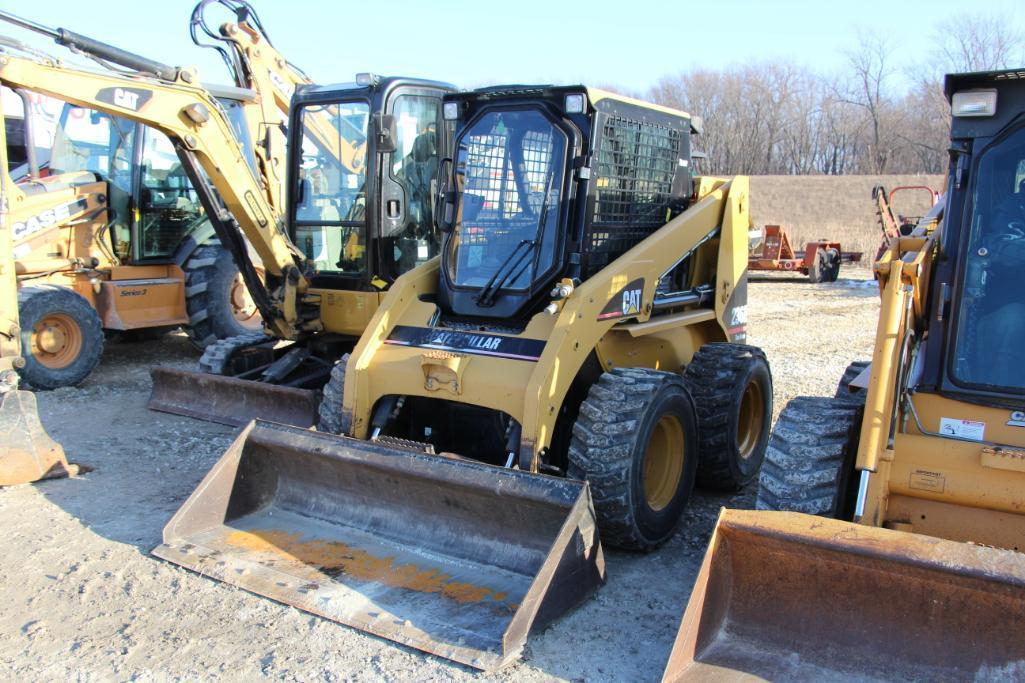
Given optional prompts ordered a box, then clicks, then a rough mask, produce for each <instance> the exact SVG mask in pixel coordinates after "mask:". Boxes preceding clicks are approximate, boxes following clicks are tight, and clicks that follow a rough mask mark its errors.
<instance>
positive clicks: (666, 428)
mask: <svg viewBox="0 0 1025 683" xmlns="http://www.w3.org/2000/svg"><path fill="white" fill-rule="evenodd" d="M686 455H687V454H686V453H685V452H684V439H683V426H682V425H681V424H680V423H679V421H678V420H676V418H674V417H673V416H672V415H663V416H662V417H661V419H659V421H658V423H657V424H656V425H655V428H654V429H653V430H652V432H651V438H650V439H649V440H648V448H647V450H646V451H645V452H644V468H643V469H644V471H643V480H644V497H645V499H646V500H647V502H648V506H649V507H651V509H652V510H655V511H656V512H657V511H659V510H662V509H664V508H665V507H666V506H668V505H669V503H670V502H672V500H673V496H675V495H676V491H677V489H678V488H679V486H680V477H681V476H682V475H683V462H684V458H685V457H686Z"/></svg>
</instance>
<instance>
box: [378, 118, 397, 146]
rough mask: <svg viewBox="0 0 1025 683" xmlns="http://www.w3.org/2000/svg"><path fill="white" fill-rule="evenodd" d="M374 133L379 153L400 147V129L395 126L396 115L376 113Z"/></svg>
mask: <svg viewBox="0 0 1025 683" xmlns="http://www.w3.org/2000/svg"><path fill="white" fill-rule="evenodd" d="M374 135H375V136H376V137H377V151H378V152H379V153H382V154H384V153H387V152H394V151H395V150H396V149H398V142H397V139H398V131H397V129H396V128H395V117H394V116H393V115H391V114H374Z"/></svg>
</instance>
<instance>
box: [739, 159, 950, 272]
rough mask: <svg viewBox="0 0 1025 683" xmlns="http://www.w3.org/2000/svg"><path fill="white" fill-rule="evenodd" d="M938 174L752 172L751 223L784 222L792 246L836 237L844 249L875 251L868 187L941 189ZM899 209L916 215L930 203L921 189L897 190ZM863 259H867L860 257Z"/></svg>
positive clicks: (875, 225) (877, 234) (875, 227)
mask: <svg viewBox="0 0 1025 683" xmlns="http://www.w3.org/2000/svg"><path fill="white" fill-rule="evenodd" d="M942 184H943V176H939V175H883V176H872V175H856V176H826V175H818V176H751V217H752V219H753V220H754V222H755V225H759V226H761V225H782V226H783V227H784V228H786V229H787V231H788V232H789V233H790V236H791V237H792V238H793V239H794V241H795V242H796V244H795V248H796V249H803V248H804V243H805V242H806V241H808V240H812V239H820V238H829V239H835V240H839V242H840V244H841V246H842V247H843V250H844V251H861V252H866V253H867V254H868V255H869V256H872V255H874V254H875V250H876V247H877V246H878V245H879V242H880V236H881V232H880V228H879V223H878V221H877V219H876V213H875V202H874V201H873V200H872V188H873V187H875V186H876V185H882V186H883V187H885V188H886V190H887V191H889V190H891V189H893V188H894V187H897V186H899V185H927V186H929V187H932V188H934V189H941V188H942ZM894 204H895V207H894V208H895V210H896V211H897V212H898V213H902V214H904V215H911V216H920V215H921V214H923V213H924V212H925V211H926V209H927V208H928V206H929V202H928V195H927V194H926V193H925V192H924V191H921V190H919V191H916V192H901V193H899V194H898V195H897V196H896V197H895V198H894ZM863 263H867V261H863Z"/></svg>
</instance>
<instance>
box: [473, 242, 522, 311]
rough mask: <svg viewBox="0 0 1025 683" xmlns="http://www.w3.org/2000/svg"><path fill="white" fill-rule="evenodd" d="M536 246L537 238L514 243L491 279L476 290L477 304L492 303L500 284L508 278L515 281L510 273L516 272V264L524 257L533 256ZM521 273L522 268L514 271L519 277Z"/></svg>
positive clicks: (487, 304) (507, 280) (503, 283)
mask: <svg viewBox="0 0 1025 683" xmlns="http://www.w3.org/2000/svg"><path fill="white" fill-rule="evenodd" d="M524 246H526V247H527V249H526V251H521V249H522V247H524ZM536 247H537V240H520V241H519V243H518V244H517V245H516V248H515V249H513V250H512V253H510V254H509V255H508V256H507V257H506V258H505V260H504V261H502V263H501V264H500V265H499V266H498V268H497V269H496V270H495V274H494V275H492V276H491V279H490V280H488V281H487V282H486V283H485V284H484V286H483V287H481V288H480V290H479V291H478V292H477V305H478V306H491V305H492V304H494V303H495V295H496V294H497V293H498V290H500V289H501V288H502V286H503V285H505V283H507V282H509V281H510V280H513V281H515V278H514V277H513V276H512V275H513V273H514V272H516V268H517V266H519V265H520V264H521V263H523V260H524V259H525V258H526V257H528V256H533V254H534V250H535V248H536ZM507 268H508V269H507ZM503 270H504V271H505V273H504V274H503V273H502V271H503ZM522 273H523V269H521V270H520V271H519V272H516V277H519V276H520V275H521V274H522ZM500 276H501V277H500Z"/></svg>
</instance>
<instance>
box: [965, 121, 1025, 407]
mask: <svg viewBox="0 0 1025 683" xmlns="http://www.w3.org/2000/svg"><path fill="white" fill-rule="evenodd" d="M972 204H973V207H974V208H973V213H972V216H971V225H970V232H969V235H968V248H967V252H966V259H967V261H966V267H965V276H964V277H965V280H964V282H963V299H962V301H961V311H960V315H959V319H958V322H957V332H956V339H955V344H954V363H953V371H954V378H955V381H957V382H959V383H961V384H966V385H975V386H980V387H992V388H996V389H997V390H1004V391H1011V392H1014V393H1021V392H1025V357H1023V356H1022V348H1023V346H1022V344H1023V340H1025V287H1023V286H1022V272H1023V268H1025V128H1022V129H1019V130H1018V131H1017V132H1016V133H1014V134H1013V135H1011V136H1009V137H1008V138H1005V139H1004V140H1003V141H1002V142H1000V143H999V144H998V145H997V146H996V147H991V148H990V149H989V150H988V151H986V152H985V153H984V154H983V156H982V157H981V158H980V160H979V169H978V172H977V174H976V178H975V190H974V195H973V197H972Z"/></svg>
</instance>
